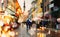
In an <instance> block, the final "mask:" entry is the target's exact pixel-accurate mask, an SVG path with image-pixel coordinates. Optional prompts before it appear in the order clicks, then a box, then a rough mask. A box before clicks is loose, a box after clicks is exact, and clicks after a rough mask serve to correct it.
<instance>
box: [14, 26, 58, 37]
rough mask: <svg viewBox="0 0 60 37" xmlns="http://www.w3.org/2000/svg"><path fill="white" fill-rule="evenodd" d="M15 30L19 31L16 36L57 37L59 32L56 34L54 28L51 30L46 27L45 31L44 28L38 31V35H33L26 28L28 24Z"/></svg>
mask: <svg viewBox="0 0 60 37" xmlns="http://www.w3.org/2000/svg"><path fill="white" fill-rule="evenodd" d="M15 31H16V32H18V35H17V36H16V37H56V36H57V35H56V34H57V33H56V34H55V32H54V30H52V31H51V29H46V30H44V31H42V30H40V31H37V36H36V35H32V36H31V35H30V34H29V33H28V32H27V30H26V25H24V26H23V27H22V25H20V27H19V28H18V29H16V30H15ZM55 35H56V36H55ZM57 37H58V36H57Z"/></svg>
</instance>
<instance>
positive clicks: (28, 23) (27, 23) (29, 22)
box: [26, 20, 32, 31]
mask: <svg viewBox="0 0 60 37" xmlns="http://www.w3.org/2000/svg"><path fill="white" fill-rule="evenodd" d="M26 25H27V31H28V29H30V27H31V25H32V22H31V21H30V20H27V22H26Z"/></svg>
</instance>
